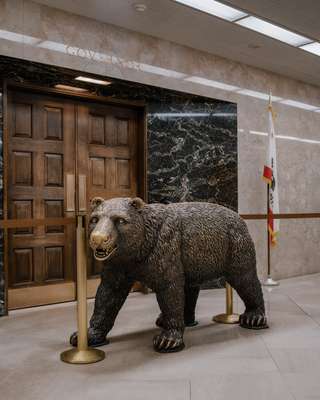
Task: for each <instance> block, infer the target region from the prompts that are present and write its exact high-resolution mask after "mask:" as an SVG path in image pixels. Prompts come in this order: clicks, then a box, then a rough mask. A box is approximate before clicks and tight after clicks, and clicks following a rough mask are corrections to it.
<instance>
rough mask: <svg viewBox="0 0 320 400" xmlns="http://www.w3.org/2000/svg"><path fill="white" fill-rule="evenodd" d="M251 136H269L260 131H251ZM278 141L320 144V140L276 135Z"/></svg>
mask: <svg viewBox="0 0 320 400" xmlns="http://www.w3.org/2000/svg"><path fill="white" fill-rule="evenodd" d="M249 133H251V135H257V136H268V133H267V132H259V131H249ZM275 137H276V139H285V140H292V141H295V142H302V143H311V144H320V140H314V139H302V138H299V137H296V136H285V135H276V136H275Z"/></svg>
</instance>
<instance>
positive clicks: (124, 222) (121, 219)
mask: <svg viewBox="0 0 320 400" xmlns="http://www.w3.org/2000/svg"><path fill="white" fill-rule="evenodd" d="M117 222H118V224H119V225H124V224H126V223H127V221H126V220H125V219H124V218H118V221H117Z"/></svg>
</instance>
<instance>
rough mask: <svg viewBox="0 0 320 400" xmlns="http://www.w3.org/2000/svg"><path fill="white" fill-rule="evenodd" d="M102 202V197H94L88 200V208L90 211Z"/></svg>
mask: <svg viewBox="0 0 320 400" xmlns="http://www.w3.org/2000/svg"><path fill="white" fill-rule="evenodd" d="M103 202H104V199H103V198H102V197H94V198H93V199H92V200H91V201H90V208H91V211H93V210H94V209H95V208H97V207H98V206H100V204H101V203H103Z"/></svg>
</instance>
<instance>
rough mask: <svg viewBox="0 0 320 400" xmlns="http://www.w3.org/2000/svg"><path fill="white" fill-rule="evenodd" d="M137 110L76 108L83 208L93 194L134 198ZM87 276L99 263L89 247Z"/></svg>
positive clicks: (89, 106)
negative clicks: (82, 179)
mask: <svg viewBox="0 0 320 400" xmlns="http://www.w3.org/2000/svg"><path fill="white" fill-rule="evenodd" d="M139 118H140V116H139V112H138V111H136V110H133V109H130V108H127V107H115V106H101V105H97V104H81V105H79V107H78V160H79V161H78V168H79V174H84V175H86V176H87V181H86V187H87V194H86V198H87V200H86V201H87V208H88V209H89V202H90V200H91V199H92V198H94V197H96V196H100V197H103V198H105V199H109V198H112V197H134V196H136V195H137V194H138V164H137V154H138V134H139V132H138V128H139ZM88 253H89V262H88V276H89V277H95V276H97V275H98V274H99V272H100V270H101V263H99V262H97V261H96V260H94V258H93V257H92V254H91V251H90V249H89V252H88Z"/></svg>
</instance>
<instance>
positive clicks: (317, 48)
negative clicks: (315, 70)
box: [300, 42, 320, 56]
mask: <svg viewBox="0 0 320 400" xmlns="http://www.w3.org/2000/svg"><path fill="white" fill-rule="evenodd" d="M300 49H302V50H306V51H309V52H310V53H313V54H315V55H317V56H320V43H319V42H313V43H309V44H305V45H304V46H301V47H300Z"/></svg>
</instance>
